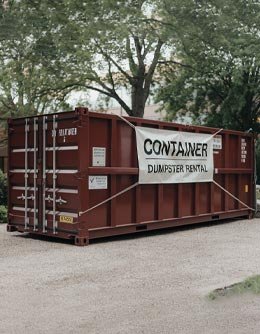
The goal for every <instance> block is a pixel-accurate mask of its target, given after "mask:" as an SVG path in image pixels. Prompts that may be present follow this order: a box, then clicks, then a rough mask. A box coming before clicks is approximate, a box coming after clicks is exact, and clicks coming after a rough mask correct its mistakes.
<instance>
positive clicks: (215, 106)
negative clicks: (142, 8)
mask: <svg viewBox="0 0 260 334" xmlns="http://www.w3.org/2000/svg"><path fill="white" fill-rule="evenodd" d="M166 5H167V6H166ZM259 9H260V4H259V3H257V2H252V1H242V0H238V1H237V0H229V1H228V2H223V1H218V2H216V1H207V2H204V3H203V2H202V3H198V2H197V1H183V6H182V8H181V9H180V10H179V11H178V15H177V16H178V19H179V26H180V28H178V29H179V30H178V32H179V37H180V39H181V42H182V47H181V52H179V59H180V61H179V63H180V66H179V67H176V66H175V67H174V68H173V70H174V71H173V72H171V73H169V72H168V73H167V74H166V79H165V86H164V87H163V88H162V89H161V90H160V92H159V94H158V100H162V101H163V102H164V104H165V108H166V110H167V111H168V119H169V120H172V119H175V118H176V117H178V116H187V115H188V116H190V117H191V118H192V120H193V122H194V123H197V124H201V123H203V124H207V125H209V126H217V127H224V128H231V129H237V130H248V129H249V128H252V129H253V130H254V131H259V130H260V129H259V124H258V117H259V116H260V102H259V101H260V54H259V48H260V43H259V33H260V31H259V26H260V15H259V12H260V11H259ZM177 10H178V9H177ZM173 12H174V13H175V14H176V8H175V7H174V4H172V5H171V2H170V1H167V0H165V18H166V20H167V18H168V24H169V34H171V30H174V29H175V26H174V27H172V26H171V22H170V17H171V14H172V13H173ZM175 17H176V15H175ZM181 22H182V25H181V24H180V23H181ZM174 33H175V31H174V32H173V33H172V34H173V35H174Z"/></svg>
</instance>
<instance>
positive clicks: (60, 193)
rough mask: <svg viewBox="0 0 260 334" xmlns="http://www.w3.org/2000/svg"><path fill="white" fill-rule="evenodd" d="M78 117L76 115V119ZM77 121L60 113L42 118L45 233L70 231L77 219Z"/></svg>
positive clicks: (42, 194) (42, 214) (43, 215)
mask: <svg viewBox="0 0 260 334" xmlns="http://www.w3.org/2000/svg"><path fill="white" fill-rule="evenodd" d="M74 117H75V116H74ZM74 120H75V118H74V119H71V117H70V118H69V116H67V118H66V117H64V116H62V115H61V116H60V115H58V114H56V115H46V116H43V117H42V125H41V131H42V139H41V140H42V144H41V150H42V152H41V155H42V159H41V160H42V163H41V170H42V173H41V174H42V182H41V192H40V198H41V200H40V203H41V207H40V210H39V211H40V215H41V229H42V232H44V233H46V232H49V233H52V234H57V232H58V230H64V229H65V230H70V229H71V228H72V227H73V224H74V222H75V221H76V220H77V217H78V214H77V207H78V203H77V201H78V190H77V179H76V177H75V175H76V174H77V171H78V170H77V162H78V159H77V152H78V146H77V128H76V127H75V126H73V125H74V124H75V123H73V121H74Z"/></svg>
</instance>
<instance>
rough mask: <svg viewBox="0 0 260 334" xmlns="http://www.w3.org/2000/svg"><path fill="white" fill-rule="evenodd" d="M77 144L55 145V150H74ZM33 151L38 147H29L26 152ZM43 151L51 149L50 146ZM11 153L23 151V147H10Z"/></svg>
mask: <svg viewBox="0 0 260 334" xmlns="http://www.w3.org/2000/svg"><path fill="white" fill-rule="evenodd" d="M78 148H79V147H78V146H57V147H55V151H76V150H78ZM34 151H36V152H37V151H38V148H36V149H34V148H33V147H32V148H31V147H29V148H28V150H27V152H34ZM45 151H53V148H52V147H46V149H45ZM12 152H13V153H23V152H25V149H24V148H14V149H12Z"/></svg>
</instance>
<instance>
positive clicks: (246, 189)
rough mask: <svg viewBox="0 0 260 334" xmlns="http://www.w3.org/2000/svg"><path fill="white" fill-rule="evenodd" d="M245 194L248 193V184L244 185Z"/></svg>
mask: <svg viewBox="0 0 260 334" xmlns="http://www.w3.org/2000/svg"><path fill="white" fill-rule="evenodd" d="M245 193H248V184H246V185H245Z"/></svg>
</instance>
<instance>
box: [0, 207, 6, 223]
mask: <svg viewBox="0 0 260 334" xmlns="http://www.w3.org/2000/svg"><path fill="white" fill-rule="evenodd" d="M0 223H7V208H6V207H5V206H4V205H0Z"/></svg>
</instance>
